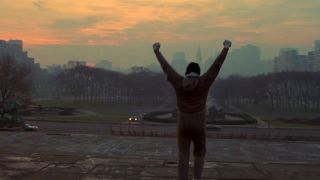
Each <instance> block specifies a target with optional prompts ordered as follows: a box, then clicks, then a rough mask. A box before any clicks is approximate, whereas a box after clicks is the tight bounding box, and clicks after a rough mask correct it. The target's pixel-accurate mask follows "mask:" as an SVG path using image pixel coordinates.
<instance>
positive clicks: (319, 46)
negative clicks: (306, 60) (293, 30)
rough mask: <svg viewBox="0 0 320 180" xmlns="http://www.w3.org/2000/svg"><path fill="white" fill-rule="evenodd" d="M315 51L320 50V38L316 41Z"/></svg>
mask: <svg viewBox="0 0 320 180" xmlns="http://www.w3.org/2000/svg"><path fill="white" fill-rule="evenodd" d="M314 46H315V49H314V50H315V51H320V40H315V41H314Z"/></svg>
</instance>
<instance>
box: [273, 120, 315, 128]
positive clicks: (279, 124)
mask: <svg viewBox="0 0 320 180" xmlns="http://www.w3.org/2000/svg"><path fill="white" fill-rule="evenodd" d="M269 122H270V126H271V127H273V128H305V129H307V128H312V129H313V128H316V129H319V128H320V126H319V125H314V124H306V123H288V122H283V121H279V120H271V121H269Z"/></svg>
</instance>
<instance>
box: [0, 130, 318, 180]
mask: <svg viewBox="0 0 320 180" xmlns="http://www.w3.org/2000/svg"><path fill="white" fill-rule="evenodd" d="M0 145H1V146H0V147H1V148H0V179H1V180H3V179H48V180H49V179H62V180H63V179H71V180H72V179H176V169H177V148H176V140H175V138H163V137H130V136H113V135H92V134H46V133H39V132H0ZM207 149H208V153H207V157H206V164H205V170H204V179H229V180H231V179H234V180H235V179H247V180H248V179H260V180H261V179H270V180H273V179H275V180H277V179H279V180H286V179H297V180H300V179H301V180H302V179H303V180H304V179H308V180H313V179H315V180H318V179H319V177H320V172H319V169H320V153H319V152H320V144H319V142H288V141H259V140H236V139H211V138H209V139H208V148H207ZM191 164H192V162H191ZM190 172H192V170H190Z"/></svg>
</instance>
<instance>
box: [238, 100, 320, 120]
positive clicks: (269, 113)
mask: <svg viewBox="0 0 320 180" xmlns="http://www.w3.org/2000/svg"><path fill="white" fill-rule="evenodd" d="M236 107H238V108H239V109H241V110H243V111H245V112H248V113H250V114H253V115H255V116H259V117H261V118H262V119H276V118H279V117H283V118H306V119H311V118H316V117H320V110H319V109H310V110H308V111H304V110H302V109H298V108H291V109H282V108H275V109H272V108H271V107H270V106H269V105H266V104H259V105H257V104H243V105H236Z"/></svg>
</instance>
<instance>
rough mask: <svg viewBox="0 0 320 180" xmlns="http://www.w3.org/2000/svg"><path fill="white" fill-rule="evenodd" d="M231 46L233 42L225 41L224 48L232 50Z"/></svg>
mask: <svg viewBox="0 0 320 180" xmlns="http://www.w3.org/2000/svg"><path fill="white" fill-rule="evenodd" d="M231 45H232V42H231V41H229V40H224V42H223V46H224V47H225V48H230V47H231Z"/></svg>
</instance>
